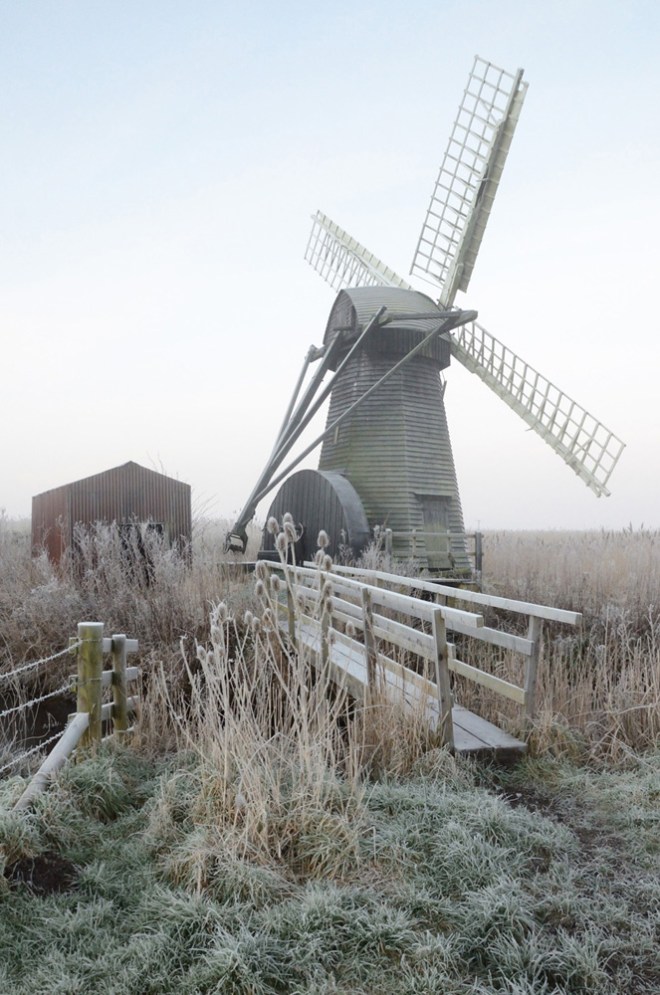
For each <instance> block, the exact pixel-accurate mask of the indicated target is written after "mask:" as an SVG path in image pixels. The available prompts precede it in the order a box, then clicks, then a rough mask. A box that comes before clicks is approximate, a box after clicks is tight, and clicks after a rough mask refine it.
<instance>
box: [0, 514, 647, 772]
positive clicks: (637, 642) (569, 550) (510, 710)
mask: <svg viewBox="0 0 660 995" xmlns="http://www.w3.org/2000/svg"><path fill="white" fill-rule="evenodd" d="M226 525H227V523H213V522H208V521H206V522H203V521H199V522H198V523H196V526H195V530H194V536H193V550H192V559H190V558H189V556H188V551H181V550H171V549H169V548H167V547H165V546H164V545H163V544H162V543H161V540H160V539H159V538H158V537H157V536H155V535H153V534H152V533H147V534H146V535H145V536H144V539H143V541H144V544H145V546H146V553H147V559H148V563H149V569H148V571H145V570H144V569H143V566H142V564H143V562H144V557H143V556H142V553H141V552H139V555H138V553H136V555H135V556H134V557H133V559H131V556H130V555H127V550H126V546H125V540H122V538H121V537H120V536H119V534H118V533H117V531H116V530H115V529H112V528H111V527H108V526H102V525H99V526H97V527H96V528H95V529H94V530H92V531H91V532H87V533H85V534H81V535H80V536H79V537H78V549H79V552H78V559H77V562H76V566H75V569H73V566H72V564H66V563H65V564H64V565H63V566H62V567H61V568H55V567H53V565H52V564H50V563H49V562H48V560H47V558H46V556H45V555H44V554H41V555H38V556H36V557H33V556H32V555H31V550H30V537H29V529H28V527H27V523H25V522H12V521H9V520H7V519H6V518H5V517H0V673H2V672H3V671H4V672H6V671H8V670H11V669H13V668H14V667H16V666H19V665H20V664H21V663H23V662H25V661H29V660H31V659H35V658H39V657H41V656H46V655H49V654H50V653H53V652H54V651H56V650H59V649H61V648H63V647H64V646H65V645H66V643H67V641H68V639H69V637H70V636H71V635H72V634H74V633H75V629H76V625H77V623H78V622H79V621H81V620H82V619H84V618H91V619H98V620H99V621H103V622H104V623H105V624H106V626H107V629H108V631H111V632H112V631H114V632H126V633H127V634H128V635H130V636H134V637H137V638H138V639H139V640H140V647H141V660H140V662H141V664H142V666H143V669H144V670H145V671H146V673H147V674H151V673H153V672H154V671H155V670H156V669H160V668H161V667H162V668H164V671H165V672H166V673H170V674H171V675H172V681H173V684H175V683H176V682H177V681H179V682H183V683H184V684H185V683H186V681H187V680H188V678H186V677H185V674H184V671H185V667H184V664H183V658H182V655H181V650H180V646H181V645H182V644H183V646H184V647H187V653H188V655H189V656H190V654H191V653H192V654H193V655H194V652H195V651H194V649H193V647H194V646H195V645H196V643H199V644H206V643H208V641H209V639H210V635H211V633H210V623H209V612H210V608H211V605H213V604H217V603H218V602H219V601H221V600H222V601H224V602H225V603H226V604H227V605H228V606H229V610H230V612H231V614H232V616H233V617H234V619H235V620H236V625H237V626H238V628H239V629H241V627H242V626H243V624H244V623H243V621H242V620H243V616H244V612H245V610H246V609H251V610H253V611H254V610H256V609H255V602H254V595H253V584H252V582H251V581H250V580H246V579H245V578H244V577H243V578H241V576H240V575H239V574H236V573H232V569H231V568H232V560H233V557H231V556H230V557H227V556H226V555H225V554H224V551H223V548H222V547H223V540H224V535H225V533H226ZM252 541H253V546H254V547H255V548H256V547H257V546H258V544H259V531H258V530H257V529H255V530H254V535H253V539H252ZM484 550H485V562H484V577H483V583H484V589H485V590H487V591H492V592H495V593H498V594H506V595H508V596H510V597H513V598H518V599H521V600H524V601H535V602H540V603H544V604H551V605H556V606H558V607H562V608H570V609H573V610H576V611H579V612H582V613H583V616H584V623H583V625H582V628H581V629H580V631H574V630H570V629H566V628H565V627H562V626H555V625H551V624H547V625H546V627H545V632H544V640H543V651H542V659H541V665H540V670H539V686H538V699H537V700H538V714H537V719H536V723H535V728H534V731H533V734H532V744H533V745H535V746H536V748H538V749H539V750H542V749H546V748H548V747H552V748H556V749H560V748H562V749H575V750H579V751H586V752H594V753H601V754H606V755H610V756H613V755H615V754H618V753H621V752H625V751H626V750H629V749H634V750H639V749H647V748H649V747H651V746H652V745H654V744H657V742H658V736H659V734H660V717H659V716H660V708H659V705H660V556H659V555H658V552H659V551H660V533H657V532H653V531H649V530H640V531H632V530H622V531H620V532H605V531H601V532H584V533H564V532H500V533H489V534H487V535H486V537H485V544H484ZM129 553H130V551H129ZM371 565H376V566H377V565H378V564H377V563H375V564H371ZM237 638H238V637H237ZM245 646H246V652H248V651H249V652H251V653H252V652H256V651H257V643H255V642H248V643H246V644H245ZM468 662H470V661H468ZM475 662H477V663H479V664H480V665H482V666H484V667H486V668H490V669H492V670H493V671H495V672H497V673H500V674H502V675H503V676H510V677H511V678H512V679H514V680H516V679H517V680H520V681H522V677H523V675H522V673H521V666H520V661H519V660H518V659H516V658H515V657H514V656H511V655H508V654H504V653H497V652H492V651H486V650H485V649H484V650H483V651H481V652H480V654H479V657H478V659H476V660H475ZM69 670H70V663H69V662H67V661H65V662H64V663H63V664H62V665H60V666H59V667H56V668H54V669H53V670H52V671H51V670H50V669H49V668H47V669H46V671H45V672H43V673H41V672H40V673H39V674H38V680H37V681H36V683H35V688H36V690H38V691H43V690H44V689H46V690H47V689H49V688H50V687H53V686H55V685H56V684H58V683H59V682H60V681H61V678H62V675H63V674H64V673H66V672H68V671H69ZM35 688H29V689H28V690H29V691H30V692H32V691H33V690H34V689H35ZM456 690H457V694H458V695H459V700H460V701H461V703H462V704H465V705H466V706H467V707H473V708H474V709H475V710H476V711H478V712H479V713H480V714H483V715H484V716H485V717H487V718H491V719H493V720H494V721H496V722H500V723H503V724H505V725H506V726H508V727H509V728H510V729H511V730H512V731H514V732H517V731H522V730H523V726H522V716H521V714H520V710H519V709H518V708H517V707H516V706H511V705H509V704H508V703H507V702H505V701H504V700H503V699H501V698H498V697H495V696H492V695H490V694H489V693H488V692H487V691H484V690H481V689H479V688H476V687H475V686H474V685H465V684H463V683H462V682H460V681H457V682H456ZM155 707H156V706H155V703H154V715H155V714H156V712H155ZM161 718H162V717H159V718H154V719H153V723H152V735H153V738H154V742H157V740H158V737H159V733H160V731H161V730H162V729H163V728H164V725H163V722H162V721H161ZM388 721H389V720H388ZM392 721H394V720H392ZM397 736H399V733H397ZM372 738H374V741H377V742H378V743H379V746H378V748H377V749H375V750H374V763H376V764H377V763H379V762H380V760H379V759H378V757H379V756H380V757H384V756H385V754H386V753H387V752H388V749H389V748H388V747H387V746H386V741H387V737H383V736H375V735H374V737H372ZM394 738H395V737H394V736H392V737H390V741H391V742H392V741H393V740H394ZM399 738H401V737H400V736H399ZM401 741H402V742H404V741H405V737H404V739H402V740H401ZM406 748H407V747H406ZM392 751H393V752H392V757H390V759H388V760H387V761H383V762H384V763H385V764H386V766H387V765H390V764H391V763H399V762H400V763H404V762H405V761H404V760H401V759H399V760H395V759H394V753H396V751H397V747H396V745H393V746H392ZM403 754H405V750H403Z"/></svg>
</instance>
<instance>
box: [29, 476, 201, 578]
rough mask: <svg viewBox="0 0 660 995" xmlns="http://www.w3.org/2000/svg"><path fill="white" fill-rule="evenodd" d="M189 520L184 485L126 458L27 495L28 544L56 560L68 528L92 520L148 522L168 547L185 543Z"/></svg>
mask: <svg viewBox="0 0 660 995" xmlns="http://www.w3.org/2000/svg"><path fill="white" fill-rule="evenodd" d="M191 519H192V512H191V496H190V484H184V483H181V481H179V480H173V479H172V478H171V477H166V476H165V474H164V473H157V472H156V471H155V470H147V469H146V468H145V467H143V466H140V465H139V464H138V463H132V462H130V463H124V465H123V466H116V467H114V468H113V469H112V470H104V471H103V473H97V474H95V475H94V476H93V477H85V479H84V480H76V481H74V482H73V483H71V484H64V485H63V486H62V487H55V488H53V490H50V491H44V493H43V494H37V495H36V496H35V497H33V498H32V545H33V548H35V549H40V548H42V547H44V546H45V548H46V549H47V551H48V555H49V556H50V558H51V559H52V560H53V561H54V562H59V560H60V558H61V556H62V553H63V552H64V550H65V549H66V548H68V546H69V545H70V543H71V537H72V535H73V528H74V526H75V525H76V524H77V523H81V524H83V525H92V524H93V523H95V522H106V523H108V524H110V523H112V522H117V523H118V524H121V523H127V522H154V523H156V524H158V525H160V526H161V527H162V533H163V535H164V536H165V538H166V540H167V541H168V542H169V543H170V545H173V544H174V543H186V544H187V543H189V542H190V537H191V529H192V521H191Z"/></svg>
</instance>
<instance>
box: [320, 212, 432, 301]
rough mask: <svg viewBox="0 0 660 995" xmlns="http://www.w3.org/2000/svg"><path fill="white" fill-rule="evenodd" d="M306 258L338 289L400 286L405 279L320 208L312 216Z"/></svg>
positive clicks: (405, 283) (402, 287) (403, 288)
mask: <svg viewBox="0 0 660 995" xmlns="http://www.w3.org/2000/svg"><path fill="white" fill-rule="evenodd" d="M312 219H313V224H312V230H311V233H310V236H309V241H308V243H307V250H306V252H305V259H306V260H307V262H308V263H309V264H310V265H311V266H313V267H314V269H315V270H316V272H317V273H319V274H320V275H321V276H322V277H323V279H324V280H325V281H326V283H329V284H330V286H331V287H332V288H333V289H334V290H344V289H345V288H346V287H400V288H401V289H402V290H413V289H414V288H413V287H411V286H410V284H409V283H407V282H406V281H405V280H403V279H402V278H401V277H400V276H397V274H396V273H395V272H394V270H392V269H390V268H389V266H386V265H385V263H383V262H381V261H380V259H378V258H377V257H376V256H374V255H373V253H371V252H369V250H368V249H365V247H364V246H363V245H360V243H359V242H358V241H356V240H355V239H354V238H351V236H350V235H349V234H348V232H345V231H344V229H343V228H340V227H339V225H336V224H335V223H334V221H331V220H330V218H328V217H326V215H325V214H322V213H321V212H320V211H317V212H316V214H314V215H313V216H312Z"/></svg>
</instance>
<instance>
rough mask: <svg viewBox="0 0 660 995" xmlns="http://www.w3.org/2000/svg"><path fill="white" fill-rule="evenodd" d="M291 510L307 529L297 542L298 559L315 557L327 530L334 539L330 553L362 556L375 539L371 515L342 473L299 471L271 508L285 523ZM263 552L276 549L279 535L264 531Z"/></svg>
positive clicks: (331, 540) (279, 519)
mask: <svg viewBox="0 0 660 995" xmlns="http://www.w3.org/2000/svg"><path fill="white" fill-rule="evenodd" d="M286 512H289V513H290V514H291V515H292V516H293V519H294V522H295V523H296V525H301V526H302V527H303V529H304V531H303V534H302V536H301V539H300V541H299V542H298V543H296V561H297V562H299V563H300V562H302V561H303V560H311V559H313V558H314V556H315V554H316V550H317V548H318V545H317V538H318V534H319V532H320V531H321V529H323V530H324V531H325V532H326V533H327V534H328V538H329V540H330V545H329V546H328V552H329V553H330V555H331V556H333V557H335V558H336V557H337V556H340V555H341V554H342V553H343V552H345V551H347V550H348V551H350V553H351V554H352V555H353V556H358V555H359V554H360V552H361V551H362V549H364V547H365V545H366V544H367V543H368V542H369V540H370V538H371V531H370V529H369V523H368V522H367V516H366V514H365V511H364V507H363V505H362V501H361V500H360V497H359V495H358V493H357V491H356V490H355V488H354V487H353V485H352V484H351V482H350V481H349V480H347V479H346V477H345V476H343V474H341V473H335V472H333V471H322V470H299V471H298V472H297V473H294V474H292V476H291V477H289V478H288V480H285V482H284V483H283V484H282V486H281V488H280V489H279V491H278V492H277V494H276V496H275V499H274V501H273V503H272V504H271V506H270V509H269V511H268V517H269V518H270V517H271V516H273V517H274V518H276V519H277V521H278V522H279V523H280V525H281V523H282V518H283V516H284V515H285V514H286ZM262 542H263V552H265V553H271V552H273V551H274V549H275V537H274V536H273V535H272V534H271V533H270V532H269V531H268V529H265V530H264V534H263V540H262Z"/></svg>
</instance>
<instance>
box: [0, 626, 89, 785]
mask: <svg viewBox="0 0 660 995" xmlns="http://www.w3.org/2000/svg"><path fill="white" fill-rule="evenodd" d="M80 646H82V642H81V641H80V640H76V641H74V642H71V644H70V645H69V646H67V647H66V649H63V650H59V651H58V652H57V653H52V654H51V655H50V656H45V657H42V658H41V659H39V660H33V661H32V662H31V663H25V664H22V665H21V666H20V667H15V668H14V669H13V670H9V671H6V672H5V673H3V674H0V686H2V685H3V684H4V685H7V684H9V683H11V682H15V679H16V678H17V677H21V676H22V675H24V674H29V673H32V671H36V670H38V669H39V668H40V667H44V666H46V664H48V663H52V662H53V661H54V660H59V659H61V658H62V657H63V656H67V655H69V654H71V653H73V652H75V651H76V650H77V649H78V648H79V647H80ZM70 690H71V682H70V681H69V682H67V683H66V684H63V685H62V686H61V687H58V688H56V689H55V690H54V691H48V692H47V693H46V694H41V695H37V696H35V697H33V698H30V699H28V700H27V701H21V702H19V703H18V704H16V705H12V706H11V707H9V708H5V709H3V711H1V712H0V719H5V718H7V717H8V716H10V715H18V714H20V713H21V712H25V711H27V709H29V708H34V707H35V705H40V704H41V703H42V702H44V701H48V700H49V699H51V698H57V697H59V696H60V695H62V694H66V693H67V692H69V691H70ZM63 733H64V730H63V729H62V730H60V731H59V732H57V733H55V734H54V735H52V736H49V737H48V738H47V739H44V740H41V742H40V743H37V744H36V746H32V747H30V749H28V750H23V751H22V752H21V753H18V754H17V755H16V756H14V757H12V758H11V760H9V761H8V762H7V763H5V764H3V765H2V766H0V774H3V773H4V772H5V771H8V770H11V769H12V768H13V767H17V766H19V765H20V764H22V763H23V762H24V761H25V760H26V759H27V758H29V757H31V756H33V755H34V754H36V753H40V752H41V751H42V750H43V749H44V747H46V746H49V745H50V744H51V743H54V742H56V740H58V739H59V738H60V737H61V736H62V735H63Z"/></svg>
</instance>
